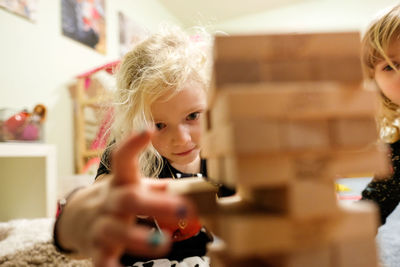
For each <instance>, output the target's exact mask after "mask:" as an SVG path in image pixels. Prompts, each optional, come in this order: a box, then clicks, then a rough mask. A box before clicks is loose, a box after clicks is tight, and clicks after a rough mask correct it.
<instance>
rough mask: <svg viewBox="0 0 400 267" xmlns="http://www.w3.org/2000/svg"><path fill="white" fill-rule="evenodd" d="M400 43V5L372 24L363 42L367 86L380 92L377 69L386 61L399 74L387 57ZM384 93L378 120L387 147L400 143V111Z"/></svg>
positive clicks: (363, 61)
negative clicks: (377, 66)
mask: <svg viewBox="0 0 400 267" xmlns="http://www.w3.org/2000/svg"><path fill="white" fill-rule="evenodd" d="M399 39H400V5H396V6H395V7H393V8H392V9H390V11H389V12H387V13H385V14H384V15H383V16H380V17H379V18H378V19H376V20H375V21H373V22H372V24H371V25H370V26H369V28H368V30H367V31H366V33H365V34H364V37H363V39H362V52H361V63H362V68H363V72H364V77H365V80H366V85H367V86H371V87H374V88H378V86H377V84H376V82H375V80H374V76H375V67H376V65H377V64H378V63H379V62H381V61H382V60H385V61H386V62H388V64H389V65H390V66H391V67H392V68H393V69H395V70H396V71H399V70H398V69H397V68H396V66H395V65H394V64H393V62H392V60H391V59H390V58H389V56H388V55H387V50H388V48H389V46H390V44H392V43H393V42H394V41H397V40H399ZM378 90H379V91H380V98H381V101H380V102H381V107H380V111H379V113H378V116H377V121H378V129H379V132H380V138H381V139H382V140H383V141H385V142H387V143H394V142H396V141H397V140H399V139H400V119H399V118H400V108H399V106H398V105H397V104H395V103H393V102H392V101H391V100H390V99H389V98H387V97H386V96H385V95H384V94H383V92H382V91H381V90H380V88H378Z"/></svg>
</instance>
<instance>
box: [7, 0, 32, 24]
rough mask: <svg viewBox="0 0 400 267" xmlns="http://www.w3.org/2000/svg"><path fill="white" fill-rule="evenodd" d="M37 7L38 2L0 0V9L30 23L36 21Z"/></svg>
mask: <svg viewBox="0 0 400 267" xmlns="http://www.w3.org/2000/svg"><path fill="white" fill-rule="evenodd" d="M37 5H38V0H0V7H2V8H4V9H6V10H8V11H10V12H13V13H15V14H17V15H20V16H22V17H24V18H27V19H29V20H30V21H36V13H37V12H36V11H37Z"/></svg>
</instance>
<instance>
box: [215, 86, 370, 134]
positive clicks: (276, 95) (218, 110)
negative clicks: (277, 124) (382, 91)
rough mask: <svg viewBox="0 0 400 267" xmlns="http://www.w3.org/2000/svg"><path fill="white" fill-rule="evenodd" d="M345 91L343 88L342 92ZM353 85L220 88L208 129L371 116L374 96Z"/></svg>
mask: <svg viewBox="0 0 400 267" xmlns="http://www.w3.org/2000/svg"><path fill="white" fill-rule="evenodd" d="M346 87H347V88H346ZM355 87H357V86H355V85H354V84H352V85H351V84H347V86H346V85H345V84H340V83H333V82H320V83H317V82H315V83H265V84H256V85H249V84H246V85H232V86H226V87H224V88H221V90H220V93H219V95H218V97H217V98H216V100H215V103H214V105H213V106H210V108H211V114H210V115H211V118H210V119H211V129H214V127H217V126H220V125H223V124H226V123H234V122H236V121H240V120H248V119H253V120H256V119H264V120H265V119H269V120H273V119H274V120H286V119H310V120H315V119H336V118H354V117H360V116H362V117H368V116H371V117H372V116H374V114H375V111H376V109H375V107H377V105H376V103H377V98H376V97H377V95H376V92H372V91H365V90H352V89H350V88H355Z"/></svg>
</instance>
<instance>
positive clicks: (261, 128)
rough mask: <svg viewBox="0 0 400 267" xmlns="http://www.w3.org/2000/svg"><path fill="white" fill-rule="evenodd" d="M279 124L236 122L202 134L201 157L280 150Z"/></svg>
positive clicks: (260, 121) (262, 121)
mask: <svg viewBox="0 0 400 267" xmlns="http://www.w3.org/2000/svg"><path fill="white" fill-rule="evenodd" d="M281 128H282V126H281V123H278V122H274V121H264V120H246V121H238V122H236V123H234V124H230V125H228V124H226V125H221V126H220V127H217V128H215V129H213V130H211V131H209V132H207V133H205V134H204V136H203V138H202V145H201V147H202V156H203V157H220V156H224V155H232V154H249V153H252V154H254V153H266V152H270V151H279V150H280V149H282V146H283V145H282V144H281V143H282V141H281V139H282V138H281Z"/></svg>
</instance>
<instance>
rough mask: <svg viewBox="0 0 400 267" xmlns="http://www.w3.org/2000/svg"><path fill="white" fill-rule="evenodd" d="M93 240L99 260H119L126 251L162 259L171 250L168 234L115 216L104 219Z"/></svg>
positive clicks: (101, 219) (101, 220) (96, 229)
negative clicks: (120, 219) (126, 221)
mask: <svg viewBox="0 0 400 267" xmlns="http://www.w3.org/2000/svg"><path fill="white" fill-rule="evenodd" d="M94 228H95V229H94V231H93V235H94V236H95V238H94V239H93V242H94V247H95V248H96V252H97V253H96V254H98V253H100V254H98V255H96V256H97V258H98V259H100V258H103V259H109V260H111V261H112V258H119V257H120V256H121V255H122V253H123V252H124V251H125V250H129V251H131V252H132V253H134V255H138V256H139V255H140V256H142V257H161V256H163V255H165V254H166V253H167V252H168V250H169V248H170V238H169V235H168V234H163V233H160V232H158V231H155V230H154V229H151V228H148V227H145V226H141V225H137V224H133V223H129V224H127V223H125V222H121V221H119V220H117V219H116V217H113V216H107V217H102V218H100V219H99V221H98V222H97V223H96V225H95V226H94Z"/></svg>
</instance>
